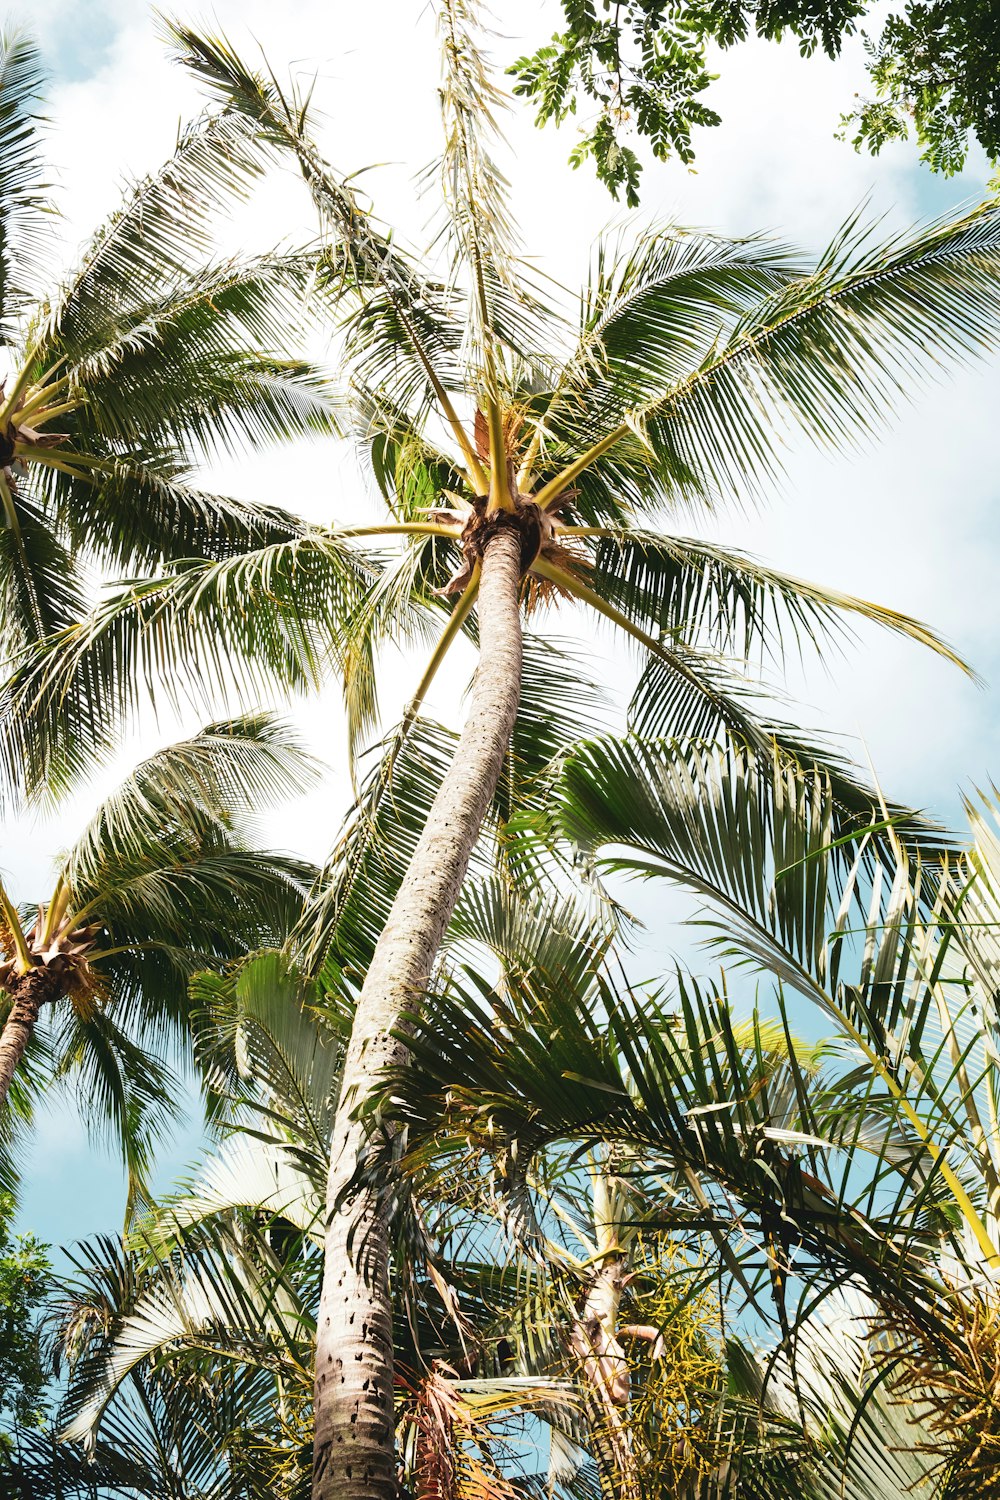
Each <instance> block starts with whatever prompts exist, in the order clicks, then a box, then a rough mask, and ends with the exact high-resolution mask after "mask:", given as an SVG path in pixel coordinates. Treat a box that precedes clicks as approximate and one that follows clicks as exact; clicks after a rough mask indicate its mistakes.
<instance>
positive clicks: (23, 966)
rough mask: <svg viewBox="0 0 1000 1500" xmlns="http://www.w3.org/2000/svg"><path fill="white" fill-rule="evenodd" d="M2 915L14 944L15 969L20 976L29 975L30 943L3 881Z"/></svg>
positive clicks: (0, 902) (0, 893) (1, 885)
mask: <svg viewBox="0 0 1000 1500" xmlns="http://www.w3.org/2000/svg"><path fill="white" fill-rule="evenodd" d="M0 915H2V917H3V920H4V924H5V926H6V928H7V931H8V932H9V933H10V940H11V942H12V943H13V944H14V967H15V968H16V970H17V972H18V973H19V974H27V972H28V970H29V969H30V968H31V954H30V953H29V952H28V941H27V938H26V937H25V935H24V928H23V927H22V926H21V918H20V917H19V916H18V914H17V908H16V907H15V905H14V903H13V901H11V899H10V897H9V896H8V895H7V892H6V890H5V889H4V885H3V881H2V880H0Z"/></svg>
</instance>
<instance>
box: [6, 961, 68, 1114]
mask: <svg viewBox="0 0 1000 1500" xmlns="http://www.w3.org/2000/svg"><path fill="white" fill-rule="evenodd" d="M58 992H59V977H58V975H57V974H54V973H53V972H52V970H51V969H47V968H43V967H38V968H34V969H29V970H28V972H27V974H21V975H18V976H17V978H15V979H11V980H9V981H8V983H7V996H8V998H9V999H10V1001H11V1007H10V1014H9V1015H8V1016H7V1020H6V1022H5V1023H4V1028H3V1031H2V1032H0V1104H4V1103H6V1100H7V1095H8V1094H9V1093H10V1086H11V1084H12V1082H13V1081H14V1074H15V1072H16V1071H17V1067H18V1064H19V1063H20V1061H21V1058H22V1057H23V1056H24V1054H25V1052H26V1051H27V1049H28V1043H29V1042H30V1041H31V1038H32V1035H33V1034H34V1030H35V1027H36V1026H37V1024H38V1013H39V1011H40V1010H41V1008H42V1006H43V1005H44V1004H45V1002H46V1001H47V1000H54V999H55V998H56V995H57V994H58Z"/></svg>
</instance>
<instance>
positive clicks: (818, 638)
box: [588, 528, 968, 670]
mask: <svg viewBox="0 0 1000 1500" xmlns="http://www.w3.org/2000/svg"><path fill="white" fill-rule="evenodd" d="M588 581H589V582H590V584H591V586H592V587H593V588H594V589H596V591H597V592H598V593H599V594H600V595H601V597H602V598H604V599H607V600H609V601H610V602H611V603H612V604H614V605H616V606H617V608H618V609H620V610H621V611H622V613H623V614H624V615H626V616H627V617H628V618H629V619H630V620H633V621H634V622H635V623H636V624H638V625H641V626H642V627H643V628H645V629H647V630H650V631H652V633H653V634H658V633H659V634H664V635H667V636H669V637H674V636H679V637H680V638H681V639H682V640H685V641H692V642H699V641H700V642H703V643H704V644H705V645H707V646H708V647H709V649H711V650H715V651H719V652H722V653H724V654H726V655H729V656H738V657H740V658H742V659H743V660H744V661H749V660H750V659H751V658H752V657H753V656H754V655H755V654H757V655H761V656H763V655H764V654H766V653H768V652H773V653H774V654H775V655H777V657H778V659H779V661H780V660H783V657H784V652H785V651H786V649H787V646H788V644H789V643H793V644H794V645H795V647H796V648H797V649H798V650H800V651H801V649H802V647H803V645H805V644H809V645H812V646H814V647H816V649H817V650H818V649H821V648H822V647H823V646H826V645H827V644H828V642H829V641H830V640H831V638H833V639H835V638H836V636H837V635H838V633H843V634H846V633H847V625H846V621H845V620H844V618H843V617H844V616H847V617H850V616H854V617H857V618H859V619H862V620H868V621H871V622H872V623H873V624H876V625H880V626H881V627H883V628H884V629H887V630H891V631H894V632H896V633H898V634H900V635H905V636H908V637H909V638H910V639H911V640H914V641H916V642H917V643H918V644H920V645H922V646H927V647H929V648H930V649H931V650H933V651H937V652H938V653H939V654H940V655H942V656H945V657H947V658H948V659H949V660H950V661H955V662H957V663H958V664H959V665H964V664H963V663H961V662H958V658H956V656H955V654H954V652H953V651H952V650H951V649H950V648H949V647H948V646H947V645H946V644H944V642H942V641H941V639H940V637H939V636H937V635H935V633H934V632H933V631H932V630H930V629H929V628H928V627H927V626H926V625H923V624H922V623H921V622H920V621H919V620H914V619H912V618H910V616H908V615H904V614H900V613H899V612H898V611H896V610H892V609H886V608H885V607H884V606H882V605H879V604H873V603H871V602H870V601H869V600H867V599H859V598H856V597H855V596H853V595H850V594H844V593H842V592H841V591H840V590H838V589H832V588H827V587H826V586H824V585H823V584H816V583H811V582H807V581H806V580H804V579H801V578H794V577H792V576H791V575H789V574H787V573H781V572H778V571H776V570H775V569H773V568H768V567H767V566H765V565H764V564H763V563H760V562H758V561H757V559H756V558H753V557H749V556H747V555H746V554H745V553H741V552H736V551H733V550H730V549H728V548H725V547H720V546H717V545H715V544H713V543H710V542H703V541H700V540H695V539H692V538H689V537H678V536H673V535H664V534H658V533H655V532H643V531H637V530H631V529H624V528H622V529H621V530H618V531H611V530H608V532H607V534H606V535H602V536H600V538H599V539H598V540H597V541H596V543H595V546H594V553H593V561H592V564H591V566H590V568H589V569H588ZM966 670H968V669H967V668H966Z"/></svg>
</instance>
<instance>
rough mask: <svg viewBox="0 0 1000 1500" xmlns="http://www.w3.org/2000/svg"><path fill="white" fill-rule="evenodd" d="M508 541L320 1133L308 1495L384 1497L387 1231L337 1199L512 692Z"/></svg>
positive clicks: (493, 775) (474, 821)
mask: <svg viewBox="0 0 1000 1500" xmlns="http://www.w3.org/2000/svg"><path fill="white" fill-rule="evenodd" d="M520 582H521V539H520V534H519V530H518V529H517V527H516V526H514V525H510V524H507V523H506V520H505V518H498V524H497V527H496V529H495V530H494V531H493V534H492V535H491V536H490V538H489V540H488V542H487V543H486V546H485V548H484V551H483V565H482V578H481V582H480V589H479V636H480V656H479V668H478V670H477V672H476V679H475V683H474V684H473V689H472V694H471V704H470V709H469V715H468V718H467V719H466V722H465V727H464V728H463V730H462V735H461V739H460V740H459V743H458V748H457V750H456V753H455V759H454V761H453V762H452V764H451V766H450V768H449V770H448V773H447V775H446V776H445V779H444V781H443V782H442V784H441V787H440V790H439V791H438V794H437V796H436V797H435V799H434V802H433V804H432V806H431V810H430V813H429V815H428V818H427V823H426V825H425V827H424V830H423V833H422V834H421V837H420V840H419V842H418V844H417V847H416V850H415V852H414V855H413V859H412V861H411V864H410V867H409V869H408V870H407V872H406V875H405V876H404V878H403V883H402V885H401V886H400V889H399V893H398V895H397V897H396V900H395V902H394V904H393V907H392V911H391V912H390V914H389V920H388V921H387V923H386V925H385V928H384V930H383V932H382V935H381V937H380V938H379V941H378V944H377V946H376V949H375V953H374V956H373V958H372V962H371V966H370V968H369V970H368V974H367V977H366V979H365V983H364V987H363V989H362V991H361V997H360V999H359V1001H358V1008H357V1014H356V1017H355V1022H354V1030H353V1033H352V1036H351V1042H350V1046H349V1048H348V1053H347V1058H346V1061H345V1064H344V1073H343V1081H342V1083H341V1095H340V1102H339V1105H338V1109H337V1117H336V1121H335V1124H334V1128H333V1143H332V1146H331V1159H330V1175H329V1181H328V1185H327V1235H326V1260H325V1267H324V1274H323V1289H322V1294H321V1298H320V1309H319V1324H318V1330H317V1341H316V1387H315V1449H314V1464H313V1500H393V1497H394V1496H395V1494H396V1473H395V1470H396V1462H395V1442H394V1436H395V1430H394V1429H395V1423H394V1415H393V1349H392V1304H391V1297H390V1287H389V1225H388V1224H387V1222H386V1221H385V1219H384V1218H383V1217H382V1216H381V1215H380V1213H379V1211H378V1208H377V1204H376V1198H375V1193H374V1192H373V1191H372V1190H370V1189H367V1188H366V1189H363V1190H361V1191H359V1192H357V1193H356V1194H355V1195H354V1197H353V1199H352V1200H351V1202H350V1203H345V1201H344V1198H345V1194H346V1192H347V1190H348V1189H349V1187H350V1184H351V1182H352V1180H353V1177H354V1173H355V1168H356V1165H357V1161H358V1156H359V1153H360V1152H361V1151H362V1149H363V1148H364V1144H365V1138H366V1127H365V1124H364V1122H362V1121H358V1120H356V1119H353V1118H352V1115H353V1113H354V1111H355V1110H356V1108H357V1106H358V1104H359V1102H360V1101H361V1100H363V1099H364V1098H365V1096H366V1094H367V1093H368V1092H369V1090H370V1088H371V1086H372V1084H373V1082H374V1081H375V1080H376V1078H377V1077H378V1076H379V1075H380V1073H381V1072H382V1070H383V1068H385V1067H386V1065H388V1064H395V1063H399V1062H401V1061H403V1060H404V1059H405V1055H406V1054H405V1047H404V1046H403V1045H402V1044H401V1043H400V1042H399V1041H398V1040H396V1039H395V1038H394V1037H393V1036H392V1035H391V1032H392V1031H393V1029H394V1028H396V1027H398V1025H399V1021H400V1017H401V1016H402V1015H403V1014H404V1013H405V1012H407V1011H411V1012H412V1011H413V1009H414V1008H415V1007H416V1006H417V1005H418V1004H419V1001H420V997H421V993H422V991H423V989H424V987H425V985H426V983H427V980H428V978H429V976H430V972H431V968H432V966H433V963H434V958H435V955H436V953H437V951H438V948H439V947H440V944H441V939H442V937H443V936H444V931H445V927H446V926H447V924H448V920H449V918H450V917H451V914H452V911H453V910H454V907H455V902H456V901H457V899H458V894H459V891H460V889H461V885H462V881H463V879H464V877H465V872H466V869H467V867H468V863H469V858H470V855H471V853H472V850H473V847H474V845H475V843H476V840H477V838H478V837H479V832H480V829H481V828H482V824H483V819H484V818H485V816H486V811H487V808H488V807H489V804H490V800H491V798H492V796H493V793H494V791H495V789H496V785H497V781H498V780H499V777H500V772H501V769H502V767H503V761H504V756H505V754H506V752H507V748H508V745H509V743H510V736H511V733H512V731H513V728H514V721H515V719H516V717H517V709H518V702H519V699H520V691H521V618H520V602H519V596H520Z"/></svg>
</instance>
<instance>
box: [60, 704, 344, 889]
mask: <svg viewBox="0 0 1000 1500" xmlns="http://www.w3.org/2000/svg"><path fill="white" fill-rule="evenodd" d="M318 776H319V766H318V765H317V763H316V762H315V761H314V760H313V758H312V756H310V755H309V754H308V753H307V752H306V751H304V750H303V749H302V747H301V745H300V744H299V742H298V740H297V738H296V736H295V735H294V734H293V733H292V732H291V730H290V729H289V728H288V726H287V725H286V724H284V723H283V722H282V721H281V720H279V719H276V718H274V717H273V716H271V715H269V714H264V713H258V714H254V715H250V716H247V717H245V718H242V719H233V720H228V721H226V722H223V723H218V724H209V725H206V727H205V728H204V729H202V730H200V731H199V732H198V733H197V734H196V735H194V736H193V737H192V738H191V739H189V740H184V741H181V742H179V743H176V744H173V745H168V746H167V747H166V748H165V749H163V750H159V751H157V752H156V753H155V754H154V755H152V756H150V757H149V758H148V759H146V760H143V761H141V762H140V763H139V765H137V766H136V768H135V770H134V771H133V772H132V773H131V775H130V776H128V777H127V778H126V780H125V781H124V782H123V783H122V784H121V785H120V786H118V787H117V788H116V789H115V791H113V792H112V793H111V795H110V796H109V797H108V798H107V799H106V800H105V801H104V802H103V803H102V804H101V806H100V807H99V808H98V809H97V811H96V812H95V813H94V815H93V816H92V817H91V819H90V821H89V823H88V824H87V826H86V828H85V829H84V830H83V832H82V834H81V835H80V837H79V838H78V839H77V840H76V842H75V844H74V845H73V847H72V849H70V850H69V851H68V853H67V854H66V856H65V858H64V861H63V863H62V868H61V871H60V881H61V882H62V883H63V884H64V885H65V886H66V887H67V888H68V890H69V892H70V893H71V894H72V898H73V899H74V900H76V901H88V900H92V899H94V898H95V897H96V898H97V899H99V898H100V893H101V891H102V890H103V889H104V888H105V887H106V886H107V885H108V884H109V883H113V882H115V881H116V880H120V879H121V878H122V877H123V876H127V875H128V874H129V873H132V872H135V871H137V870H140V869H142V868H144V867H148V865H149V863H150V859H151V857H152V858H154V859H155V858H161V857H163V856H165V855H167V853H168V851H169V852H172V853H174V854H175V855H176V853H177V850H178V846H179V842H187V843H189V844H190V843H194V844H197V843H198V842H200V841H201V840H202V839H204V838H205V837H206V836H208V835H215V834H218V836H220V837H222V838H229V837H232V836H235V837H245V836H246V831H247V829H248V827H249V826H250V824H251V823H252V820H253V819H254V817H255V815H256V814H257V813H258V812H259V810H260V809H261V808H262V807H268V806H270V805H271V804H273V803H274V802H277V801H279V800H280V799H282V798H284V797H289V796H295V795H297V794H299V793H301V792H304V791H306V790H308V788H309V787H310V786H313V785H315V783H316V780H317V778H318Z"/></svg>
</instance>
